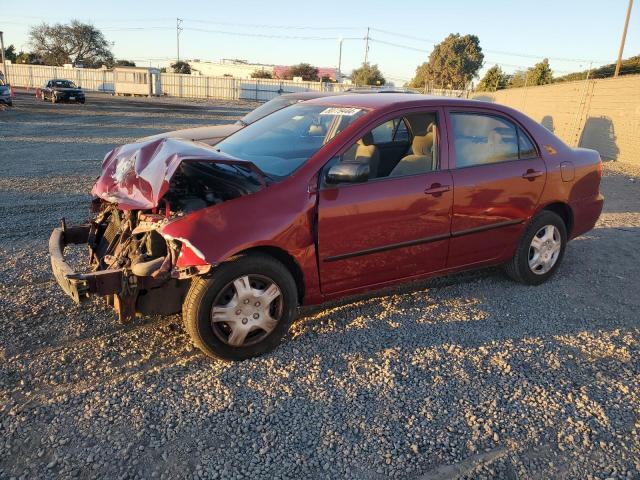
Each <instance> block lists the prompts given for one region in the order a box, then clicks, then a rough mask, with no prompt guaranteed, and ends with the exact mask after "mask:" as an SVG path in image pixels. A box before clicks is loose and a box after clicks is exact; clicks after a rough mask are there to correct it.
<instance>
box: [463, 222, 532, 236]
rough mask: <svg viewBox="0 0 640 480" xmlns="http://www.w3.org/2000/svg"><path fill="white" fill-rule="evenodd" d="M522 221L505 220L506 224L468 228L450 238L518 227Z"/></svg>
mask: <svg viewBox="0 0 640 480" xmlns="http://www.w3.org/2000/svg"><path fill="white" fill-rule="evenodd" d="M523 222H524V219H516V220H507V221H506V222H498V223H491V224H489V225H482V226H480V227H474V228H469V229H467V230H460V231H458V232H452V233H451V238H456V237H463V236H465V235H471V234H473V233H480V232H486V231H487V230H493V229H495V228H503V227H510V226H512V225H518V224H519V223H523Z"/></svg>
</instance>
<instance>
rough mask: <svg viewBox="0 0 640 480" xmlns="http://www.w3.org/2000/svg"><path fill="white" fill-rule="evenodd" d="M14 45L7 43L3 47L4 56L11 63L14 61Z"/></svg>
mask: <svg viewBox="0 0 640 480" xmlns="http://www.w3.org/2000/svg"><path fill="white" fill-rule="evenodd" d="M16 57H17V56H16V47H14V46H13V45H9V46H8V47H6V48H5V49H4V58H6V59H7V60H11V62H12V63H16Z"/></svg>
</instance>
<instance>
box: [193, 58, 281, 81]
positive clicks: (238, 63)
mask: <svg viewBox="0 0 640 480" xmlns="http://www.w3.org/2000/svg"><path fill="white" fill-rule="evenodd" d="M187 63H188V64H189V66H190V67H191V74H192V75H204V76H208V77H234V78H251V74H252V73H253V72H255V71H256V70H262V71H265V72H269V73H270V74H271V75H273V67H274V65H264V64H262V63H248V62H246V61H244V60H229V59H222V60H221V61H220V62H219V63H214V62H202V61H200V60H187Z"/></svg>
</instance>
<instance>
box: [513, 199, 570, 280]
mask: <svg viewBox="0 0 640 480" xmlns="http://www.w3.org/2000/svg"><path fill="white" fill-rule="evenodd" d="M566 245H567V227H566V225H565V224H564V221H563V220H562V218H560V216H558V215H557V214H556V213H553V212H550V211H548V210H544V211H542V212H540V213H539V214H538V215H536V216H535V217H534V218H533V219H532V220H531V222H530V223H529V225H528V226H527V228H526V230H525V232H524V235H523V236H522V239H521V240H520V243H519V244H518V247H517V248H516V252H515V255H514V256H513V259H511V261H510V262H509V263H507V264H506V265H505V271H506V272H507V274H508V275H509V276H510V277H511V278H513V279H514V280H516V281H518V282H521V283H525V284H527V285H540V284H541V283H543V282H545V281H546V280H548V279H549V278H550V277H551V276H552V275H553V274H554V272H555V271H556V270H557V269H558V267H559V266H560V263H561V262H562V258H563V256H564V250H565V247H566Z"/></svg>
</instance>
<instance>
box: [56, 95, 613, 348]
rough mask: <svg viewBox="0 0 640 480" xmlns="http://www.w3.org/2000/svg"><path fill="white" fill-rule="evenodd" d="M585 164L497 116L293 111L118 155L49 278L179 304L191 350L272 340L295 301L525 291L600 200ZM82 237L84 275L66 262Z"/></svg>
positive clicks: (161, 304) (482, 108)
mask: <svg viewBox="0 0 640 480" xmlns="http://www.w3.org/2000/svg"><path fill="white" fill-rule="evenodd" d="M601 175H602V164H601V161H600V156H599V155H598V153H597V152H595V151H593V150H586V149H575V148H570V147H568V146H567V145H565V144H564V143H563V142H562V141H561V140H559V139H558V138H557V137H556V136H554V135H553V134H552V133H551V132H549V131H547V130H546V129H545V128H543V127H542V126H541V125H539V124H538V123H536V122H534V121H533V120H531V119H530V118H528V117H526V116H525V115H523V114H521V113H519V112H517V111H515V110H512V109H510V108H507V107H503V106H499V105H495V104H488V103H482V102H478V101H469V100H459V99H450V98H434V97H426V96H422V95H411V96H408V95H395V94H387V95H343V96H336V97H325V98H319V99H316V100H311V101H307V102H302V103H298V104H295V105H292V106H290V107H287V108H284V109H282V110H280V111H278V112H275V113H273V114H271V115H269V116H267V117H265V118H263V119H261V120H259V121H257V122H255V123H253V124H251V125H249V126H247V127H246V128H244V129H242V130H240V131H239V132H237V133H235V134H233V135H231V136H230V137H228V138H226V139H225V140H223V141H222V142H221V143H219V144H217V145H215V146H214V147H212V146H208V145H205V144H201V143H197V142H191V141H186V140H176V139H158V140H152V141H148V142H141V143H134V144H130V145H124V146H122V147H119V148H116V149H115V150H113V151H112V152H110V153H109V154H107V156H106V157H105V160H104V162H103V165H102V175H101V177H100V178H99V179H98V182H97V183H96V185H95V186H94V188H93V191H92V193H93V194H94V195H95V197H96V200H95V201H94V207H95V211H96V216H95V218H94V219H93V220H92V221H91V222H90V223H88V224H86V225H80V226H75V227H66V226H64V225H63V227H62V228H59V229H56V230H54V232H53V233H52V236H51V239H50V243H49V249H50V253H51V261H52V266H53V271H54V273H55V276H56V278H57V280H58V282H59V283H60V285H61V286H62V287H63V289H64V290H65V291H66V292H67V293H68V294H69V295H71V296H72V297H73V298H74V299H75V300H76V301H80V300H83V299H85V298H87V297H89V296H90V295H91V294H98V295H103V296H106V297H107V300H108V302H109V303H110V304H112V305H113V306H114V307H115V309H116V310H117V311H118V313H119V315H120V318H121V319H122V320H128V319H132V318H134V316H135V314H136V313H142V314H172V313H176V312H179V311H181V310H182V312H183V318H184V322H185V326H186V329H187V331H188V332H189V333H190V334H191V336H192V338H193V341H194V343H195V344H196V345H197V346H198V347H199V348H200V349H201V350H202V351H203V352H205V353H206V354H209V355H213V356H216V357H220V358H223V359H244V358H249V357H252V356H255V355H259V354H262V353H264V352H266V351H269V350H271V349H273V348H274V347H275V346H277V345H278V343H279V342H280V340H281V339H282V337H283V336H284V335H285V333H286V332H287V329H288V327H289V325H290V324H291V322H292V321H293V320H294V318H295V316H296V311H297V307H298V306H299V305H302V304H304V305H308V304H317V303H321V302H324V301H326V300H329V299H334V298H337V297H342V296H345V295H350V294H354V293H358V292H365V291H370V290H376V289H379V288H381V287H385V286H389V285H394V284H398V283H401V282H406V281H410V280H415V279H421V278H425V277H429V276H435V275H443V274H447V273H451V272H455V271H460V270H467V269H473V268H478V267H483V266H488V265H504V266H505V270H506V272H507V273H508V274H509V275H510V276H511V277H512V278H513V279H515V280H517V281H520V282H522V283H524V284H527V285H537V284H540V283H542V282H544V281H545V280H547V279H548V278H549V277H551V275H553V273H554V272H555V271H556V269H557V268H558V267H559V265H560V263H561V261H562V257H563V254H564V251H565V247H566V245H567V242H568V240H570V239H572V238H575V237H576V236H578V235H581V234H583V233H585V232H587V231H588V230H590V229H591V228H593V226H594V225H595V223H596V221H597V219H598V217H599V215H600V212H601V210H602V206H603V197H602V195H601V194H600V191H599V186H600V179H601ZM69 243H88V245H89V249H90V254H91V255H90V259H91V262H90V264H91V267H90V270H91V271H89V272H88V273H76V272H74V271H73V270H72V269H71V268H70V267H69V265H68V264H67V263H65V261H64V256H63V252H64V247H65V245H67V244H69Z"/></svg>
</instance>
